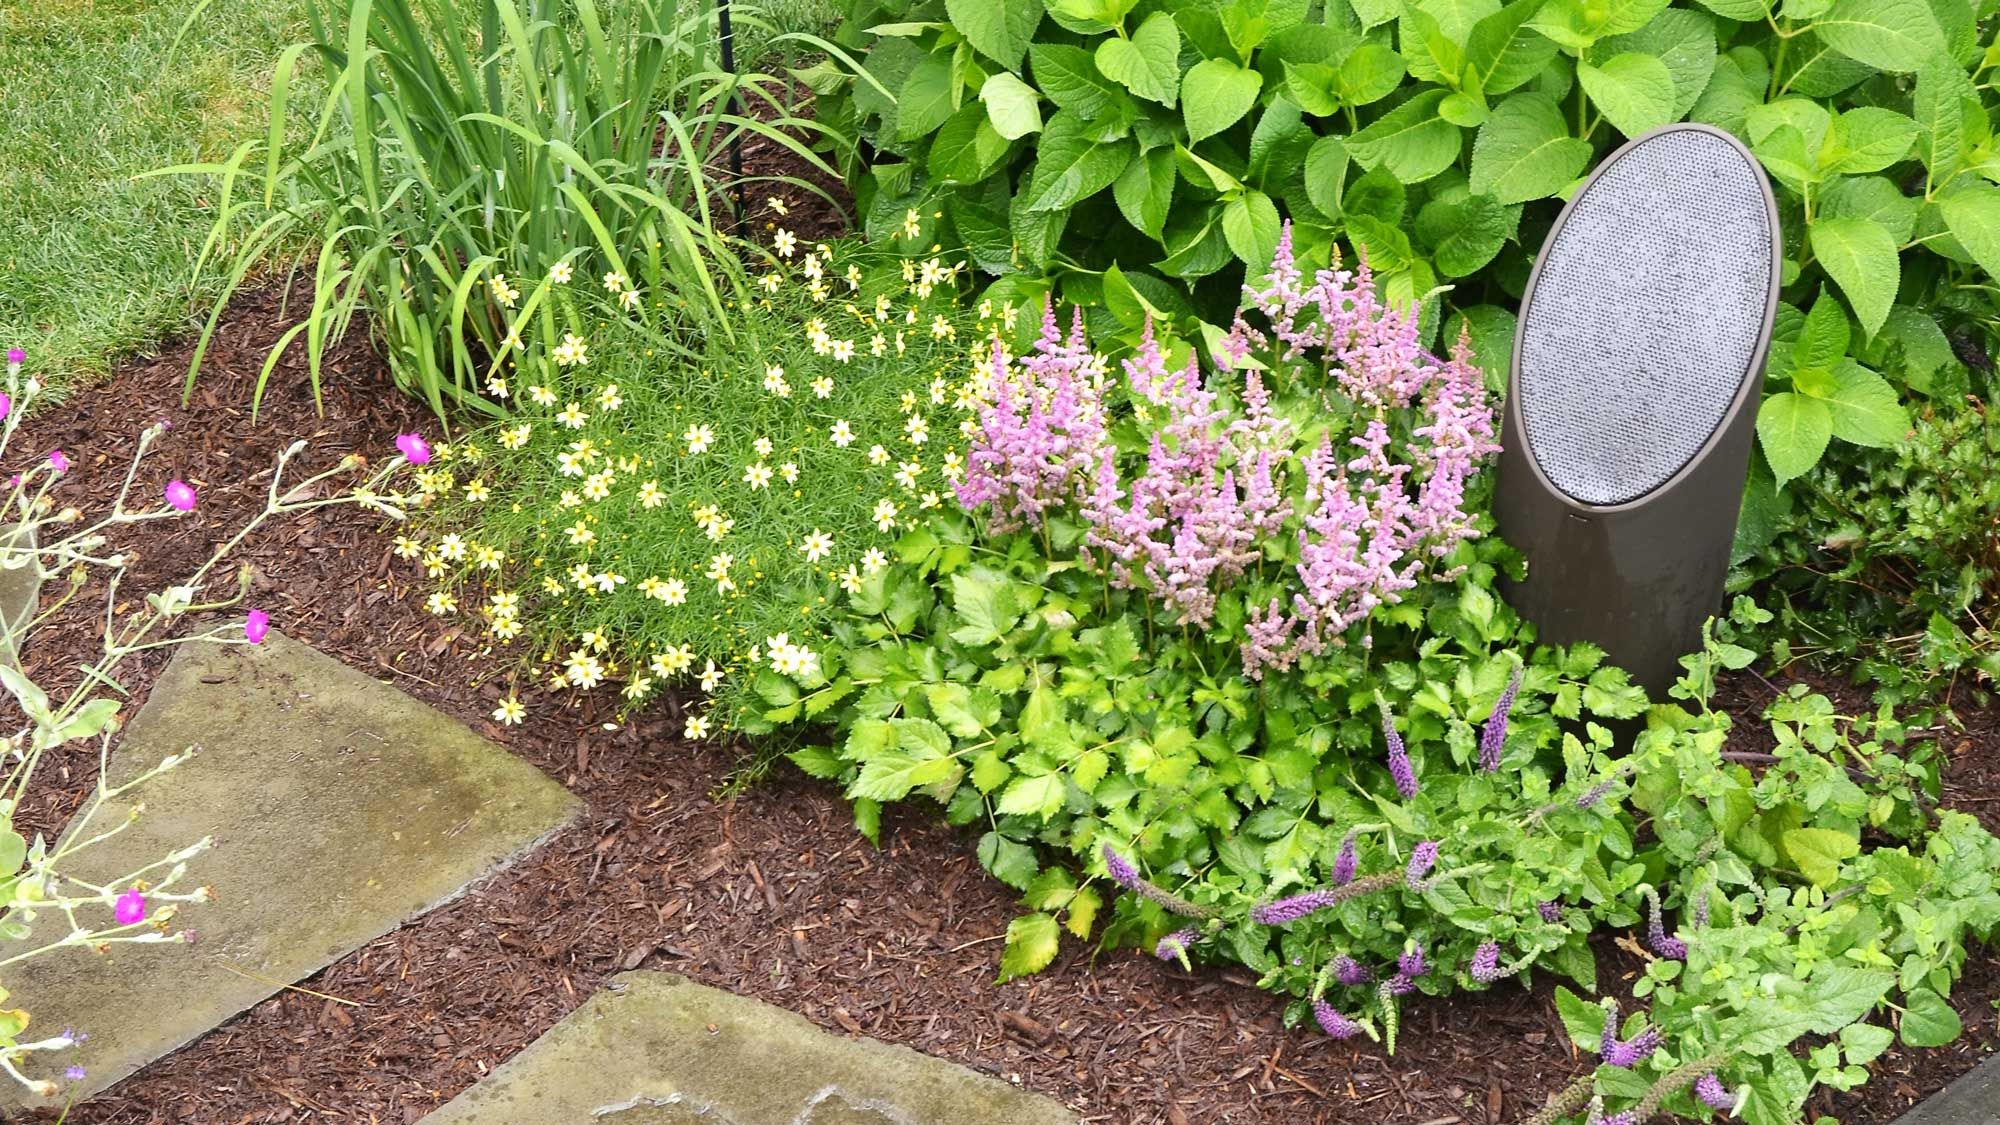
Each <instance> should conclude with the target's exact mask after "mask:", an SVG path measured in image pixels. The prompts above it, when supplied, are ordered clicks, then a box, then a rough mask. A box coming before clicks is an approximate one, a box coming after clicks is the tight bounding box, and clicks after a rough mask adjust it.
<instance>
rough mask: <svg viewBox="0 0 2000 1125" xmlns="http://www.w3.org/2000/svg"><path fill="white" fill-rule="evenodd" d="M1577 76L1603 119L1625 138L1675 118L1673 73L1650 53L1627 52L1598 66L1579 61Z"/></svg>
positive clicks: (1637, 134) (1657, 126) (1612, 57)
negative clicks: (1602, 115)
mask: <svg viewBox="0 0 2000 1125" xmlns="http://www.w3.org/2000/svg"><path fill="white" fill-rule="evenodd" d="M1576 79H1577V81H1578V82H1580V83H1582V84H1583V92H1584V93H1586V94H1589V95H1590V100H1591V102H1592V103H1593V104H1595V105H1596V106H1597V108H1598V110H1599V111H1600V112H1601V113H1603V114H1604V119H1605V120H1606V121H1609V122H1611V124H1612V125H1614V126H1616V127H1617V128H1618V131H1619V132H1621V133H1623V134H1625V135H1626V136H1628V137H1636V136H1639V135H1640V134H1642V133H1647V132H1650V131H1652V130H1654V129H1657V128H1659V127H1660V126H1662V125H1665V124H1666V123H1667V122H1669V121H1672V120H1673V119H1674V95H1675V91H1674V76H1673V74H1672V73H1671V72H1669V71H1668V70H1667V64H1666V63H1664V62H1661V61H1660V60H1659V59H1656V58H1654V57H1653V56H1651V55H1642V54H1639V53H1638V52H1637V51H1627V52H1625V53H1624V54H1620V55H1613V56H1611V57H1610V58H1608V59H1606V60H1604V62H1603V63H1601V64H1598V65H1592V64H1590V63H1579V64H1578V65H1577V68H1576Z"/></svg>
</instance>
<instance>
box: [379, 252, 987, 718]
mask: <svg viewBox="0 0 2000 1125" xmlns="http://www.w3.org/2000/svg"><path fill="white" fill-rule="evenodd" d="M776 248H777V252H778V254H779V257H777V258H776V259H775V260H774V265H773V267H772V268H771V269H770V270H769V271H768V272H766V273H764V274H762V275H761V276H760V277H759V278H758V280H757V281H756V282H755V283H753V285H752V290H753V291H754V293H755V294H756V296H755V298H754V299H752V300H746V302H745V303H744V304H743V305H742V306H741V307H740V308H738V309H736V310H733V311H732V314H731V315H732V318H733V319H734V321H735V326H734V331H733V332H732V333H731V334H730V335H729V336H721V335H710V336H707V337H705V338H703V339H702V340H701V341H700V342H699V344H698V345H697V346H698V348H699V350H698V351H697V352H696V354H695V356H694V358H693V359H689V358H686V357H684V356H683V355H682V354H681V353H679V352H677V351H676V350H674V349H672V348H668V347H665V346H664V345H663V340H665V339H668V338H671V337H672V336H674V335H675V334H676V333H677V332H678V331H680V329H679V328H678V325H679V324H680V323H681V322H680V321H679V320H678V319H677V317H676V312H677V309H676V307H674V306H672V305H668V304H663V303H662V298H660V297H657V296H653V295H650V294H649V295H648V298H647V300H644V301H637V302H635V304H637V305H638V310H639V311H638V313H637V315H631V314H628V312H627V311H626V308H625V306H624V302H623V301H621V300H616V299H613V296H612V295H608V294H606V293H604V292H602V291H601V290H600V288H599V286H598V285H597V284H596V283H595V282H594V281H591V280H588V279H583V278H576V279H574V280H571V281H566V282H563V283H556V284H550V285H549V286H547V289H548V293H549V297H548V299H547V301H546V302H545V304H544V308H547V309H550V310H551V311H552V315H553V316H554V318H555V321H556V325H555V327H553V328H551V329H550V333H551V335H550V337H548V338H545V339H542V340H539V341H524V343H526V344H527V347H526V348H525V350H523V351H521V352H520V353H519V354H520V356H521V358H520V359H519V360H518V361H517V362H516V364H515V366H514V368H513V369H512V370H511V371H510V372H509V373H508V377H507V378H506V379H505V380H501V381H496V382H495V383H494V384H493V385H492V386H491V387H490V388H489V391H490V392H491V393H493V394H494V395H495V397H496V398H498V399H502V400H504V401H507V402H509V403H511V404H512V408H513V412H512V414H511V416H510V417H509V418H508V419H507V420H506V421H504V422H501V423H498V424H496V425H495V426H494V427H492V428H490V429H487V430H485V431H482V432H478V433H474V434H472V435H469V436H468V437H466V438H465V439H464V440H462V441H460V442H457V443H455V444H453V445H450V446H447V447H443V448H441V449H440V451H439V452H440V457H439V460H438V462H437V463H436V464H434V465H432V466H430V467H429V468H427V469H426V470H424V471H423V472H421V473H420V474H419V475H418V477H417V486H418V488H419V489H420V490H421V492H422V493H423V494H424V497H425V500H424V508H423V511H422V513H421V516H420V518H419V520H418V521H417V528H416V529H414V530H413V531H412V532H411V533H410V535H409V536H408V537H406V538H404V539H402V540H400V543H399V547H400V551H401V553H403V554H404V555H405V556H407V557H410V558H413V559H416V560H418V561H419V562H420V563H421V565H422V566H423V567H424V568H425V569H426V571H427V572H428V574H429V575H430V577H432V578H433V579H435V580H436V589H435V591H434V592H433V593H432V594H431V595H430V603H429V604H430V607H431V608H432V610H433V611H434V612H437V613H440V614H463V615H466V616H469V617H471V618H473V619H474V620H475V621H477V623H478V627H479V628H481V629H482V630H483V631H484V632H485V633H486V634H487V635H488V636H490V637H492V638H493V639H494V640H495V641H499V642H502V643H506V642H512V641H513V640H515V638H517V637H519V638H521V642H522V649H523V657H522V659H523V662H524V663H525V664H527V665H528V666H530V667H531V669H532V670H533V671H534V672H536V673H540V674H544V675H546V676H548V677H550V678H552V679H553V680H554V681H555V682H556V683H557V684H558V685H561V686H565V687H567V688H569V689H572V690H581V689H588V688H592V687H595V686H597V684H598V683H599V682H600V681H602V680H604V679H606V678H612V679H620V680H623V681H624V682H625V697H626V699H627V700H628V701H632V702H636V701H638V700H641V699H644V698H646V697H648V695H649V694H650V693H651V692H653V691H654V690H655V689H656V688H657V687H658V686H660V685H662V684H664V683H665V682H667V681H670V680H675V679H694V678H695V677H696V674H697V673H700V672H702V671H703V670H704V669H705V668H706V669H710V670H711V671H710V673H709V676H710V677H715V678H703V679H702V680H701V682H702V683H703V685H704V686H705V687H709V688H711V689H713V688H716V687H717V686H718V683H719V677H720V676H730V677H733V676H734V674H735V672H736V671H737V670H738V669H739V668H740V667H742V666H743V665H744V663H745V662H746V661H747V660H754V659H755V657H754V656H752V655H750V654H752V653H755V652H757V651H758V650H759V648H764V649H771V648H773V647H774V645H776V646H782V645H784V644H785V641H783V640H778V641H776V642H774V641H773V640H772V638H775V637H778V636H779V635H781V634H783V635H785V636H787V637H797V638H799V645H800V646H803V645H804V644H805V642H806V639H807V638H808V637H809V636H810V635H812V634H813V633H815V632H816V631H817V628H818V624H819V621H820V619H821V618H822V617H823V616H824V613H825V611H826V608H827V607H828V605H829V595H830V594H833V593H835V592H836V591H837V589H838V584H839V583H842V582H845V583H847V584H848V585H850V586H852V585H855V584H857V583H858V582H859V581H860V578H861V576H862V575H863V574H867V573H872V572H873V571H874V570H876V569H878V568H879V567H881V566H882V565H884V564H885V563H886V561H887V558H888V555H887V549H888V548H890V547H893V546H894V544H895V542H896V539H897V537H898V535H899V534H900V533H901V531H903V530H906V529H908V528H910V527H912V526H916V525H917V524H918V523H919V522H920V521H921V520H922V518H923V513H924V512H925V511H926V510H927V509H929V508H934V507H937V506H939V505H942V504H944V503H947V502H948V497H949V495H950V488H951V481H952V479H953V477H954V475H955V473H956V472H957V471H958V470H957V468H956V466H958V465H960V464H961V463H962V462H961V459H960V458H961V454H960V453H959V451H958V447H959V442H960V435H959V432H958V422H957V419H958V412H957V410H956V409H954V404H953V403H952V402H951V401H950V398H949V397H948V396H949V394H950V391H951V389H952V388H954V387H955V386H956V384H957V373H958V370H959V369H960V368H961V367H962V361H963V357H964V354H965V347H966V343H967V340H968V338H970V336H971V334H972V333H971V323H970V317H969V316H968V315H967V313H966V312H965V310H964V306H963V305H962V304H961V302H960V301H959V296H960V287H961V285H962V284H963V282H962V273H963V270H962V268H961V267H960V266H959V265H956V264H947V263H946V262H944V261H943V260H942V259H940V258H938V257H937V256H935V255H926V256H923V257H922V258H916V257H904V256H900V255H898V254H895V253H893V252H890V251H878V250H875V249H872V248H870V247H867V246H864V245H861V244H859V243H857V242H854V241H842V242H839V243H835V244H822V245H820V246H818V247H807V246H803V245H796V243H795V240H794V238H793V236H792V234H791V233H790V232H788V231H785V230H783V229H780V230H779V231H778V232H777V247H776ZM623 292H632V291H631V290H629V289H628V290H623ZM795 647H797V646H795ZM800 651H805V650H803V649H802V648H800ZM800 659H805V657H801V658H800ZM706 728H707V720H705V719H704V720H700V721H699V722H697V723H696V724H695V727H694V728H693V729H694V730H695V731H696V732H703V731H705V730H706Z"/></svg>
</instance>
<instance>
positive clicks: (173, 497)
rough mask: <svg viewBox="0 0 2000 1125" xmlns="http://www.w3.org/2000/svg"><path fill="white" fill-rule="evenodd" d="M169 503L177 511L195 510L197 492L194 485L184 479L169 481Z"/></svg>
mask: <svg viewBox="0 0 2000 1125" xmlns="http://www.w3.org/2000/svg"><path fill="white" fill-rule="evenodd" d="M167 504H168V506H169V507H172V508H174V509H175V510H177V511H182V512H192V511H194V504H195V492H194V488H193V486H191V485H189V484H188V482H186V481H184V480H170V481H168V482H167Z"/></svg>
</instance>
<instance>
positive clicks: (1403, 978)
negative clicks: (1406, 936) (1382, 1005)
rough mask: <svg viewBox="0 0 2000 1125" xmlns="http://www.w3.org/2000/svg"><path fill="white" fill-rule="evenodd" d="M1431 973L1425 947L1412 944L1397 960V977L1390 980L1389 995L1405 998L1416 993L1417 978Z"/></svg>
mask: <svg viewBox="0 0 2000 1125" xmlns="http://www.w3.org/2000/svg"><path fill="white" fill-rule="evenodd" d="M1430 971H1431V967H1430V965H1428V964H1426V963H1425V961H1424V947H1423V946H1421V945H1418V944H1417V943H1416V942H1411V943H1410V947H1409V948H1408V949H1405V950H1404V951H1403V955H1402V956H1400V957H1398V958H1396V975H1395V976H1394V977H1392V978H1390V980H1389V983H1388V985H1387V986H1386V987H1387V988H1388V990H1389V994H1390V995H1391V996H1403V995H1406V994H1408V993H1410V992H1412V991H1415V989H1416V987H1417V978H1418V977H1420V976H1423V975H1424V974H1425V973H1428V972H1430Z"/></svg>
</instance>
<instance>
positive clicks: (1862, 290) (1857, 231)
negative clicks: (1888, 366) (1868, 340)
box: [1807, 218, 1903, 336]
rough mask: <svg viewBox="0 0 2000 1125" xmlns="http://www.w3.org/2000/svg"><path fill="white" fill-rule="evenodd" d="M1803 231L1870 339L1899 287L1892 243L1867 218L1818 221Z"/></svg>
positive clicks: (1898, 263)
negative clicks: (1852, 307) (1806, 233)
mask: <svg viewBox="0 0 2000 1125" xmlns="http://www.w3.org/2000/svg"><path fill="white" fill-rule="evenodd" d="M1807 232H1808V235H1809V236H1810V238H1811V240H1812V252H1813V255H1814V256H1815V257H1816V258H1818V259H1819V264H1820V268H1822V269H1824V270H1826V274H1827V276H1828V277H1831V278H1832V279H1833V280H1834V283H1835V284H1837V285H1839V286H1840V291H1841V293H1843V294H1844V295H1846V297H1847V303H1848V304H1850V305H1852V306H1854V316H1855V319H1857V320H1859V321H1860V322H1861V329H1862V331H1864V332H1866V333H1867V334H1868V335H1870V336H1873V335H1874V334H1875V332H1876V331H1877V330H1878V329H1880V328H1881V327H1882V322H1883V321H1884V320H1886V319H1888V316H1889V306H1890V305H1893V304H1895V303H1896V288H1897V286H1898V285H1900V284H1902V276H1903V275H1902V260H1901V257H1900V256H1899V255H1898V253H1897V251H1896V240H1895V239H1893V238H1890V237H1889V232H1888V231H1887V230H1885V229H1883V227H1882V225H1881V224H1880V223H1876V222H1874V221H1872V220H1869V219H1853V218H1837V219H1820V220H1819V221H1817V222H1815V223H1813V224H1812V226H1811V227H1809V228H1807Z"/></svg>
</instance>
